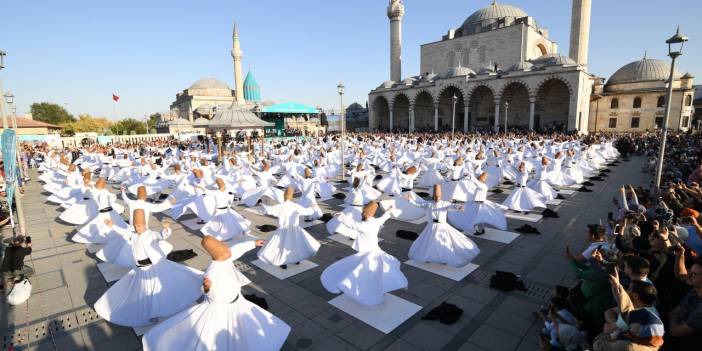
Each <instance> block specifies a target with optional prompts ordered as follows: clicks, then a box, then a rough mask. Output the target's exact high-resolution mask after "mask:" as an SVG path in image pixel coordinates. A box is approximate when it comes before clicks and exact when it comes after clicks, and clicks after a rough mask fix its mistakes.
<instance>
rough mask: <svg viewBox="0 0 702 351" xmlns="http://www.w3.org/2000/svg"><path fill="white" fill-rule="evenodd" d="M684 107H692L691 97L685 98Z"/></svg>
mask: <svg viewBox="0 0 702 351" xmlns="http://www.w3.org/2000/svg"><path fill="white" fill-rule="evenodd" d="M685 106H692V95H688V96H686V97H685Z"/></svg>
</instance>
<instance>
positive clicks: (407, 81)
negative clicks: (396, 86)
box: [402, 77, 415, 86]
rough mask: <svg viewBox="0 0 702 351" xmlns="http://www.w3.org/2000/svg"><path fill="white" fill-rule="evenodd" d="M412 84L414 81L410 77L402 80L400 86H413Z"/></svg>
mask: <svg viewBox="0 0 702 351" xmlns="http://www.w3.org/2000/svg"><path fill="white" fill-rule="evenodd" d="M414 82H415V79H414V78H412V77H409V78H405V79H403V80H402V84H403V85H407V86H411V85H413V84H414Z"/></svg>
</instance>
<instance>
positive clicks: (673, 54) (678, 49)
mask: <svg viewBox="0 0 702 351" xmlns="http://www.w3.org/2000/svg"><path fill="white" fill-rule="evenodd" d="M687 41H688V38H687V37H686V36H684V35H682V34H680V26H678V29H677V31H676V32H675V35H673V36H672V37H670V39H668V40H666V41H665V42H666V44H668V56H670V58H671V59H672V63H671V64H670V78H669V79H668V94H667V96H666V98H665V114H664V115H663V128H662V129H663V131H662V132H663V135H662V136H661V145H660V150H659V151H658V164H657V165H656V186H655V190H656V191H659V190H660V188H661V174H662V173H663V157H665V143H666V139H667V138H668V117H669V115H670V103H671V101H672V100H673V80H674V79H675V76H674V75H675V59H676V58H678V57H679V56H682V50H683V46H685V42H687Z"/></svg>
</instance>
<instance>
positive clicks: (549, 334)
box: [538, 289, 584, 351]
mask: <svg viewBox="0 0 702 351" xmlns="http://www.w3.org/2000/svg"><path fill="white" fill-rule="evenodd" d="M565 292H566V294H567V292H568V291H567V289H566V291H565ZM538 317H539V320H541V321H543V322H544V327H543V329H542V330H541V338H542V341H548V344H549V346H550V350H568V351H573V350H580V347H579V346H580V343H582V342H583V340H584V335H583V333H582V332H580V330H579V329H578V327H579V325H581V322H580V321H578V319H577V318H576V317H575V314H574V313H573V311H572V307H571V306H570V302H569V301H568V300H567V295H565V296H563V295H561V294H558V292H557V295H556V296H554V297H552V298H551V302H550V303H549V306H547V307H546V308H544V309H543V310H541V311H539V312H538ZM566 329H567V330H566ZM575 331H577V332H575ZM566 334H567V336H568V337H566ZM578 334H579V335H578ZM542 344H545V342H542Z"/></svg>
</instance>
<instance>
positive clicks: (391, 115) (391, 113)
mask: <svg viewBox="0 0 702 351" xmlns="http://www.w3.org/2000/svg"><path fill="white" fill-rule="evenodd" d="M392 108H393V106H392V105H390V123H389V124H388V126H389V128H390V131H392V128H393V125H392V120H393V111H392Z"/></svg>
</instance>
